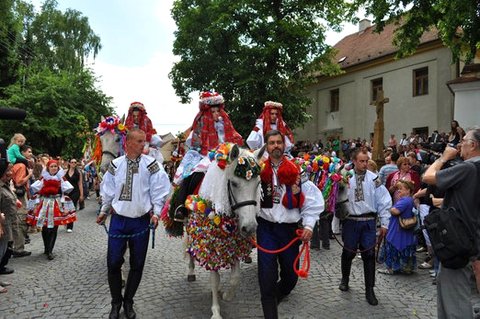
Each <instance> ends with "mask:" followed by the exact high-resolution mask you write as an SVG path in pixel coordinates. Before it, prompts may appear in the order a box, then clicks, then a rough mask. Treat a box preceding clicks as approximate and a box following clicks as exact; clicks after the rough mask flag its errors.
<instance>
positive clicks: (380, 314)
mask: <svg viewBox="0 0 480 319" xmlns="http://www.w3.org/2000/svg"><path fill="white" fill-rule="evenodd" d="M95 209H96V202H95V201H93V200H90V201H87V207H86V209H85V210H83V211H81V212H80V213H79V221H78V222H77V223H76V224H75V229H74V232H73V233H71V234H69V233H66V232H65V229H63V228H61V229H59V234H58V240H57V244H56V247H55V249H54V254H55V256H56V257H55V259H54V260H53V261H48V260H47V259H46V257H45V255H43V254H42V253H43V244H42V239H41V235H40V234H32V235H31V237H32V243H31V244H30V245H27V249H29V250H31V251H32V252H33V253H32V256H30V257H24V258H14V259H11V260H10V264H9V266H10V267H12V268H14V269H15V273H14V274H12V275H7V276H0V280H3V281H5V280H8V281H11V282H13V286H11V287H9V291H8V293H6V294H1V295H0V318H107V317H108V313H109V311H110V294H109V290H108V284H107V266H106V245H107V236H106V234H105V231H104V229H103V228H102V227H100V226H97V225H96V224H95ZM331 246H332V249H331V250H328V251H327V250H320V251H312V254H311V259H312V265H311V269H310V276H309V278H308V279H306V280H303V279H300V280H299V283H298V285H297V287H296V289H295V290H294V292H293V293H292V294H291V295H290V296H289V297H287V298H286V299H285V301H284V302H283V303H282V304H280V306H279V313H280V318H295V319H297V318H298V319H300V318H302V319H303V318H327V319H328V318H369V319H373V318H435V317H436V290H435V286H433V285H432V283H431V278H430V277H429V274H428V271H425V270H419V271H418V272H417V273H415V274H414V275H411V276H402V275H399V276H386V275H381V274H378V275H377V284H376V295H377V297H378V299H379V302H380V304H379V305H378V306H376V307H372V306H369V305H368V304H367V302H366V300H365V295H364V287H363V268H362V261H361V260H360V259H357V258H356V259H355V261H354V264H353V267H352V276H351V289H350V291H349V292H341V291H340V290H338V284H339V280H340V276H341V275H340V254H341V250H340V247H339V245H338V244H337V243H336V242H333V241H332V244H331ZM181 250H182V243H181V240H179V239H172V238H168V237H167V236H166V235H165V233H164V232H163V230H162V229H161V227H159V229H158V231H157V236H156V241H155V249H153V250H152V249H150V248H149V251H148V255H147V261H146V269H145V272H144V275H143V280H142V283H141V285H140V287H139V290H138V292H137V296H136V299H135V309H136V311H137V314H138V318H172V319H175V318H182V319H183V318H195V319H196V318H210V316H211V312H210V302H211V296H210V290H209V289H210V288H209V275H208V273H207V272H206V271H204V270H203V269H198V271H197V281H195V282H187V281H186V263H185V260H183V258H182V253H181ZM419 257H420V258H423V255H420V256H419ZM253 260H254V262H253V263H252V264H242V281H241V285H240V287H239V291H238V292H237V297H236V299H235V300H233V301H232V302H228V303H227V302H223V301H222V303H221V313H222V316H223V317H224V318H225V319H236V318H262V313H261V305H260V296H259V288H258V283H257V273H256V272H257V265H256V262H255V261H256V255H255V254H254V255H253ZM222 274H225V275H228V273H227V272H222ZM226 278H227V276H222V283H225V282H226Z"/></svg>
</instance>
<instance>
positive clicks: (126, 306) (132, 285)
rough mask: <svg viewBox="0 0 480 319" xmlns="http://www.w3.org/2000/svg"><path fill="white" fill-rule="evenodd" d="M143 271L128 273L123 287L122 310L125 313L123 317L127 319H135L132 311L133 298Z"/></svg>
mask: <svg viewBox="0 0 480 319" xmlns="http://www.w3.org/2000/svg"><path fill="white" fill-rule="evenodd" d="M142 273H143V271H139V270H132V269H130V271H129V272H128V278H127V284H126V285H125V294H124V298H123V310H124V311H125V317H127V318H128V319H134V318H135V317H136V314H135V311H134V310H133V297H135V293H136V292H137V288H138V286H139V285H140V281H141V280H142Z"/></svg>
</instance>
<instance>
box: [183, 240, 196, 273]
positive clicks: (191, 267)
mask: <svg viewBox="0 0 480 319" xmlns="http://www.w3.org/2000/svg"><path fill="white" fill-rule="evenodd" d="M187 247H188V234H187V233H186V231H185V241H184V242H183V251H184V253H185V258H187V259H188V273H187V281H195V280H196V279H197V278H196V277H195V260H194V259H193V257H192V256H191V255H190V254H189V253H188V250H187Z"/></svg>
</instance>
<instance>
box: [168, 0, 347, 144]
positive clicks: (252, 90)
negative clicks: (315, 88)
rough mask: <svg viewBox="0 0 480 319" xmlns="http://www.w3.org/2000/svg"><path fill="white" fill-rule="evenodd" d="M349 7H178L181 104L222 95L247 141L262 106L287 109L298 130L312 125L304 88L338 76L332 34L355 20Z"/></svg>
mask: <svg viewBox="0 0 480 319" xmlns="http://www.w3.org/2000/svg"><path fill="white" fill-rule="evenodd" d="M350 9H351V8H350V6H349V5H348V4H347V3H346V2H344V1H334V0H326V1H311V0H300V1H291V0H289V1H287V0H283V1H282V0H273V1H264V0H261V1H258V0H239V1H229V0H216V1H209V0H176V1H175V2H174V5H173V9H172V16H173V19H174V20H175V22H176V24H177V28H178V30H177V31H176V32H175V37H176V38H175V42H174V48H173V53H174V54H175V55H177V56H179V57H180V61H179V62H177V63H175V65H174V66H173V68H172V70H171V72H170V78H171V79H172V82H173V87H174V89H175V91H176V94H177V95H178V96H179V97H180V98H181V100H182V102H184V103H185V102H187V101H188V100H189V94H190V93H191V92H194V91H199V90H200V91H201V90H205V89H211V88H213V89H215V90H217V91H218V92H220V93H222V94H223V95H224V97H225V98H226V101H227V102H226V109H227V112H228V113H229V114H230V116H231V117H232V120H233V121H234V124H235V127H236V129H237V130H238V131H239V132H240V133H241V134H242V135H243V136H246V134H248V132H249V131H250V130H251V129H252V126H253V124H254V123H255V118H256V117H257V116H258V115H259V113H260V112H261V109H262V107H263V103H264V102H265V101H267V100H275V101H279V102H282V103H283V104H284V113H285V114H284V117H285V119H286V121H287V122H288V123H289V125H290V126H291V127H297V126H299V125H302V124H303V123H305V121H306V120H307V119H308V118H309V116H308V114H307V113H306V107H307V106H308V105H309V104H310V101H309V99H308V98H307V97H306V95H305V94H304V88H305V87H306V86H308V85H309V84H311V83H312V81H314V75H315V74H316V73H317V72H322V73H323V74H333V73H336V72H339V68H338V67H337V66H336V65H333V64H332V63H331V58H332V55H333V51H332V49H331V48H330V47H329V46H328V45H326V44H325V32H326V30H327V27H331V28H333V29H336V30H338V28H339V26H340V24H341V23H342V22H343V21H345V20H351V19H352V14H351V11H350Z"/></svg>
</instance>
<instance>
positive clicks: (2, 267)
mask: <svg viewBox="0 0 480 319" xmlns="http://www.w3.org/2000/svg"><path fill="white" fill-rule="evenodd" d="M12 245H13V242H9V243H8V244H7V250H6V251H5V254H3V256H2V259H1V260H0V271H1V272H2V273H3V274H9V273H10V274H11V273H13V269H11V268H7V264H8V261H9V259H10V257H12V254H13V249H12Z"/></svg>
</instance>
